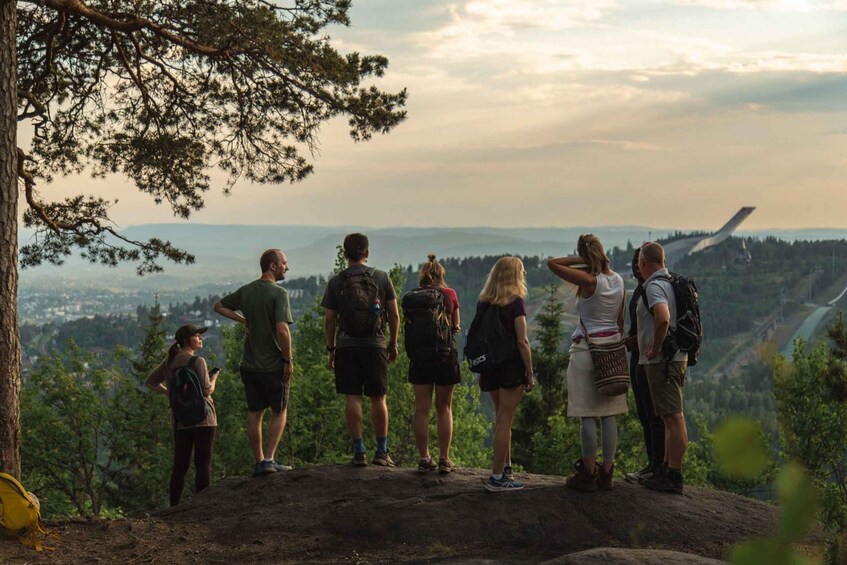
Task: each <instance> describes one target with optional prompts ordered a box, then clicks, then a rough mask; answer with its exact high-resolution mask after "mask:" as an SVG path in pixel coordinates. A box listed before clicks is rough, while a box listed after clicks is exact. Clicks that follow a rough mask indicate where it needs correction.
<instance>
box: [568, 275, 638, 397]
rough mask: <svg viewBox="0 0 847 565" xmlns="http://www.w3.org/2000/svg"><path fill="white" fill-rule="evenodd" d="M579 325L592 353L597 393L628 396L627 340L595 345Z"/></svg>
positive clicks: (583, 327)
mask: <svg viewBox="0 0 847 565" xmlns="http://www.w3.org/2000/svg"><path fill="white" fill-rule="evenodd" d="M623 294H624V302H626V290H624V293H623ZM621 308H623V305H621ZM579 323H580V325H582V331H583V333H584V334H585V342H586V343H587V344H588V351H589V352H590V353H591V363H592V364H593V365H594V387H595V388H596V389H597V392H598V393H600V394H602V395H603V396H618V395H620V394H626V391H627V390H629V357H628V356H627V353H626V345H625V342H626V340H625V339H623V338H621V339H619V340H616V341H613V342H611V343H593V342H592V341H591V339H590V338H589V337H588V330H587V329H586V328H585V324H583V323H582V320H581V319H580V321H579Z"/></svg>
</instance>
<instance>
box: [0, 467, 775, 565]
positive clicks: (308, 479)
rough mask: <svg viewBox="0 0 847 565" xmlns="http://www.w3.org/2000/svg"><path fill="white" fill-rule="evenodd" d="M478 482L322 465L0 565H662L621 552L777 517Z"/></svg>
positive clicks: (698, 545) (706, 547)
mask: <svg viewBox="0 0 847 565" xmlns="http://www.w3.org/2000/svg"><path fill="white" fill-rule="evenodd" d="M486 478H487V472H485V471H482V470H478V469H461V470H458V471H457V472H455V473H452V474H450V475H447V476H439V475H437V474H435V473H431V474H428V475H424V476H421V475H419V474H417V473H416V472H415V471H414V470H412V469H386V468H377V467H373V466H370V467H365V468H351V467H349V466H344V465H327V466H315V467H306V468H303V469H297V470H294V471H290V472H287V473H278V474H275V475H270V476H268V477H261V478H257V479H245V478H231V479H225V480H222V481H218V482H217V483H215V484H213V485H212V487H211V488H209V489H208V490H206V491H205V492H203V493H201V494H199V495H198V496H195V497H193V498H192V499H190V500H188V501H186V502H185V503H183V504H182V505H180V506H178V507H176V508H171V509H166V510H160V511H157V512H155V513H153V514H152V515H151V516H146V517H142V518H133V519H126V520H109V521H99V520H89V521H84V520H74V521H65V522H58V523H53V524H50V523H48V526H50V527H51V529H52V530H54V531H56V532H57V533H58V534H59V535H60V536H61V537H60V538H58V539H48V540H46V544H47V545H52V546H54V547H56V550H55V551H52V552H44V553H42V554H38V555H36V554H35V553H33V552H32V550H28V549H25V548H23V547H22V546H19V545H17V544H16V542H13V541H10V540H7V539H4V538H2V537H0V562H2V563H82V562H86V563H98V562H99V563H113V562H123V563H130V562H131V563H172V564H183V563H186V564H187V563H246V562H259V561H261V562H263V563H267V564H273V563H304V562H312V563H338V562H347V563H359V564H365V563H389V562H394V563H397V562H400V563H429V562H431V563H436V562H437V563H444V562H448V563H479V564H482V563H494V564H497V563H539V562H542V561H548V560H553V561H550V562H551V563H562V564H564V563H580V564H583V563H595V562H596V563H600V562H601V561H602V562H603V563H650V562H652V561H650V560H652V559H654V557H657V556H659V555H664V556H663V557H661V559H660V560H661V561H662V563H664V564H668V563H674V562H675V561H669V559H671V558H675V557H673V556H672V555H670V554H661V553H655V552H648V553H636V552H634V551H633V550H642V549H649V550H671V551H675V552H681V553H688V554H692V555H695V556H701V557H707V558H713V559H722V558H724V557H725V556H726V554H727V551H728V549H729V548H730V547H731V546H732V545H733V544H734V543H736V542H738V541H741V540H744V539H747V538H752V537H761V536H765V535H768V534H769V533H770V530H771V527H772V526H773V524H774V523H775V520H776V516H777V509H776V508H775V507H773V506H771V505H769V504H765V503H762V502H758V501H755V500H751V499H748V498H742V497H740V496H736V495H733V494H730V493H725V492H721V491H716V490H711V489H703V488H693V487H687V488H686V494H685V495H683V496H678V495H670V494H661V493H656V492H652V491H649V490H647V489H645V488H643V487H640V486H636V485H630V484H628V483H626V482H624V481H616V482H615V488H614V489H613V490H611V491H608V492H596V493H590V494H589V493H582V492H576V491H573V490H570V489H567V488H566V487H565V484H564V478H562V477H553V476H544V475H526V474H519V475H518V476H517V478H518V479H520V480H523V481H525V482H526V483H527V488H526V489H524V490H522V491H517V492H505V493H490V492H487V491H486V490H485V489H484V488H483V484H484V480H485V479H486ZM586 550H589V551H587V552H586ZM577 552H583V553H582V554H579V557H577V555H574V554H577ZM680 559H688V556H685V557H684V558H683V557H680ZM658 561H659V559H658V558H657V560H656V562H658ZM679 562H680V563H682V562H686V563H691V562H692V561H691V560H690V559H688V560H685V561H679ZM701 562H702V563H710V561H701Z"/></svg>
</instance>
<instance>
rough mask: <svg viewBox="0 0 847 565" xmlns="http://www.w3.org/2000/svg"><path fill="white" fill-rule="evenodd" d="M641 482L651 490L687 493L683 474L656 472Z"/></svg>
mask: <svg viewBox="0 0 847 565" xmlns="http://www.w3.org/2000/svg"><path fill="white" fill-rule="evenodd" d="M641 484H642V485H644V486H645V487H647V488H649V489H650V490H655V491H659V492H667V493H671V494H685V493H684V492H683V491H684V486H683V480H682V475H681V474H678V476H677V477H673V476H671V474H666V473H656V474H654V475H653V476H652V477H651V478H649V479H644V480H643V481H641Z"/></svg>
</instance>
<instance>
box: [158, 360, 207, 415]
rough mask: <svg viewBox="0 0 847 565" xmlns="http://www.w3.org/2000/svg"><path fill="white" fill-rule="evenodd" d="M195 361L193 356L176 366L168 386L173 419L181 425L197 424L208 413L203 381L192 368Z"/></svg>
mask: <svg viewBox="0 0 847 565" xmlns="http://www.w3.org/2000/svg"><path fill="white" fill-rule="evenodd" d="M196 363H197V357H196V356H195V357H192V358H191V359H190V360H189V361H188V365H184V366H182V367H178V368H177V369H176V370H175V371H174V372H173V376H172V377H171V382H170V386H169V387H168V398H169V399H170V402H171V413H172V414H173V417H174V421H175V422H176V423H178V424H182V425H183V426H194V425H196V424H199V423H200V422H202V421H203V420H205V419H206V417H207V416H208V415H209V405H208V404H207V403H206V397H205V396H204V395H203V383H201V382H200V377H199V376H198V375H197V371H195V370H194V365H195V364H196Z"/></svg>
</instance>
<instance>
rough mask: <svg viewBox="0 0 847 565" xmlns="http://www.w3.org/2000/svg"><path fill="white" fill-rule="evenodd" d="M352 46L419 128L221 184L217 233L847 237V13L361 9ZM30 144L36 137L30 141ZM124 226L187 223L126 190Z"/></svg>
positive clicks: (77, 183) (47, 192)
mask: <svg viewBox="0 0 847 565" xmlns="http://www.w3.org/2000/svg"><path fill="white" fill-rule="evenodd" d="M351 19H352V27H350V28H332V29H330V30H329V33H330V35H331V36H332V37H333V43H334V45H335V46H336V47H337V48H339V49H340V50H342V51H353V50H356V51H360V52H363V53H368V54H375V53H378V54H382V55H385V56H387V57H388V58H389V60H390V62H391V64H390V67H389V70H388V73H387V74H386V76H385V77H384V78H383V79H380V80H379V81H378V82H377V84H378V85H379V86H380V87H382V88H384V89H387V90H392V91H393V90H397V89H399V88H402V87H407V88H408V89H409V94H410V98H409V104H408V113H409V117H408V119H407V121H406V122H404V123H403V124H401V125H400V126H399V127H398V128H397V129H396V130H395V131H393V132H392V133H391V134H389V135H387V136H383V137H379V138H376V139H374V140H372V141H370V142H368V143H364V144H354V143H353V142H352V141H351V140H350V139H349V137H348V136H347V135H346V127H345V124H344V122H343V121H342V120H339V121H338V122H335V123H331V124H328V125H327V126H326V127H325V128H324V130H323V132H322V136H321V147H320V152H319V153H318V154H317V155H316V158H315V164H316V173H315V174H314V175H313V176H312V177H310V178H309V179H307V180H306V181H305V182H303V183H300V184H298V185H281V186H251V185H249V184H247V183H241V184H239V185H237V186H236V188H235V190H234V194H233V196H231V197H224V196H223V195H222V194H221V191H220V188H221V187H222V185H223V178H222V177H220V176H215V175H213V178H215V179H217V180H218V181H219V182H218V183H217V189H213V191H212V192H210V193H209V195H208V197H207V199H206V203H207V205H206V208H205V209H204V210H202V211H200V212H198V213H196V214H195V215H194V216H193V218H192V219H193V221H196V222H202V223H227V224H231V223H255V224H321V225H331V224H357V225H372V226H397V225H418V226H435V225H442V226H478V225H494V226H504V227H506V226H539V227H540V226H599V225H618V224H640V225H650V226H656V227H679V228H686V229H714V228H717V227H719V226H720V225H721V224H723V222H724V221H725V220H726V219H728V218H729V217H730V216H731V215H732V214H733V213H735V211H736V210H737V209H738V208H740V207H741V206H744V205H751V206H756V207H757V211H756V213H755V214H753V216H751V217H750V218H749V219H748V220H747V222H745V224H744V229H761V228H798V227H837V228H847V186H845V184H847V182H845V181H847V0H821V1H815V0H664V1H660V0H635V1H629V0H573V1H568V0H427V1H421V0H358V1H357V2H355V3H354V7H353V9H352V11H351ZM22 133H23V132H22ZM41 188H42V190H43V192H44V196H45V197H57V198H58V197H61V196H63V195H68V194H74V193H77V192H79V191H80V190H90V191H92V192H95V193H99V194H101V195H104V196H107V197H111V198H119V199H120V203H119V204H118V205H117V206H115V208H114V209H113V215H114V217H115V219H116V220H117V221H118V223H119V224H120V225H122V226H126V225H131V224H139V223H149V222H170V221H177V220H176V219H174V218H173V215H172V214H171V213H170V211H169V209H167V207H165V206H155V205H154V204H153V202H152V200H150V198H149V197H147V196H145V195H142V194H140V193H138V192H137V191H136V190H135V189H134V188H133V187H132V186H131V185H129V184H128V183H127V182H126V181H125V180H123V179H121V178H119V177H115V178H110V179H107V180H106V181H90V180H89V179H87V178H73V179H65V180H59V181H57V182H55V183H54V184H53V185H50V186H45V187H41Z"/></svg>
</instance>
